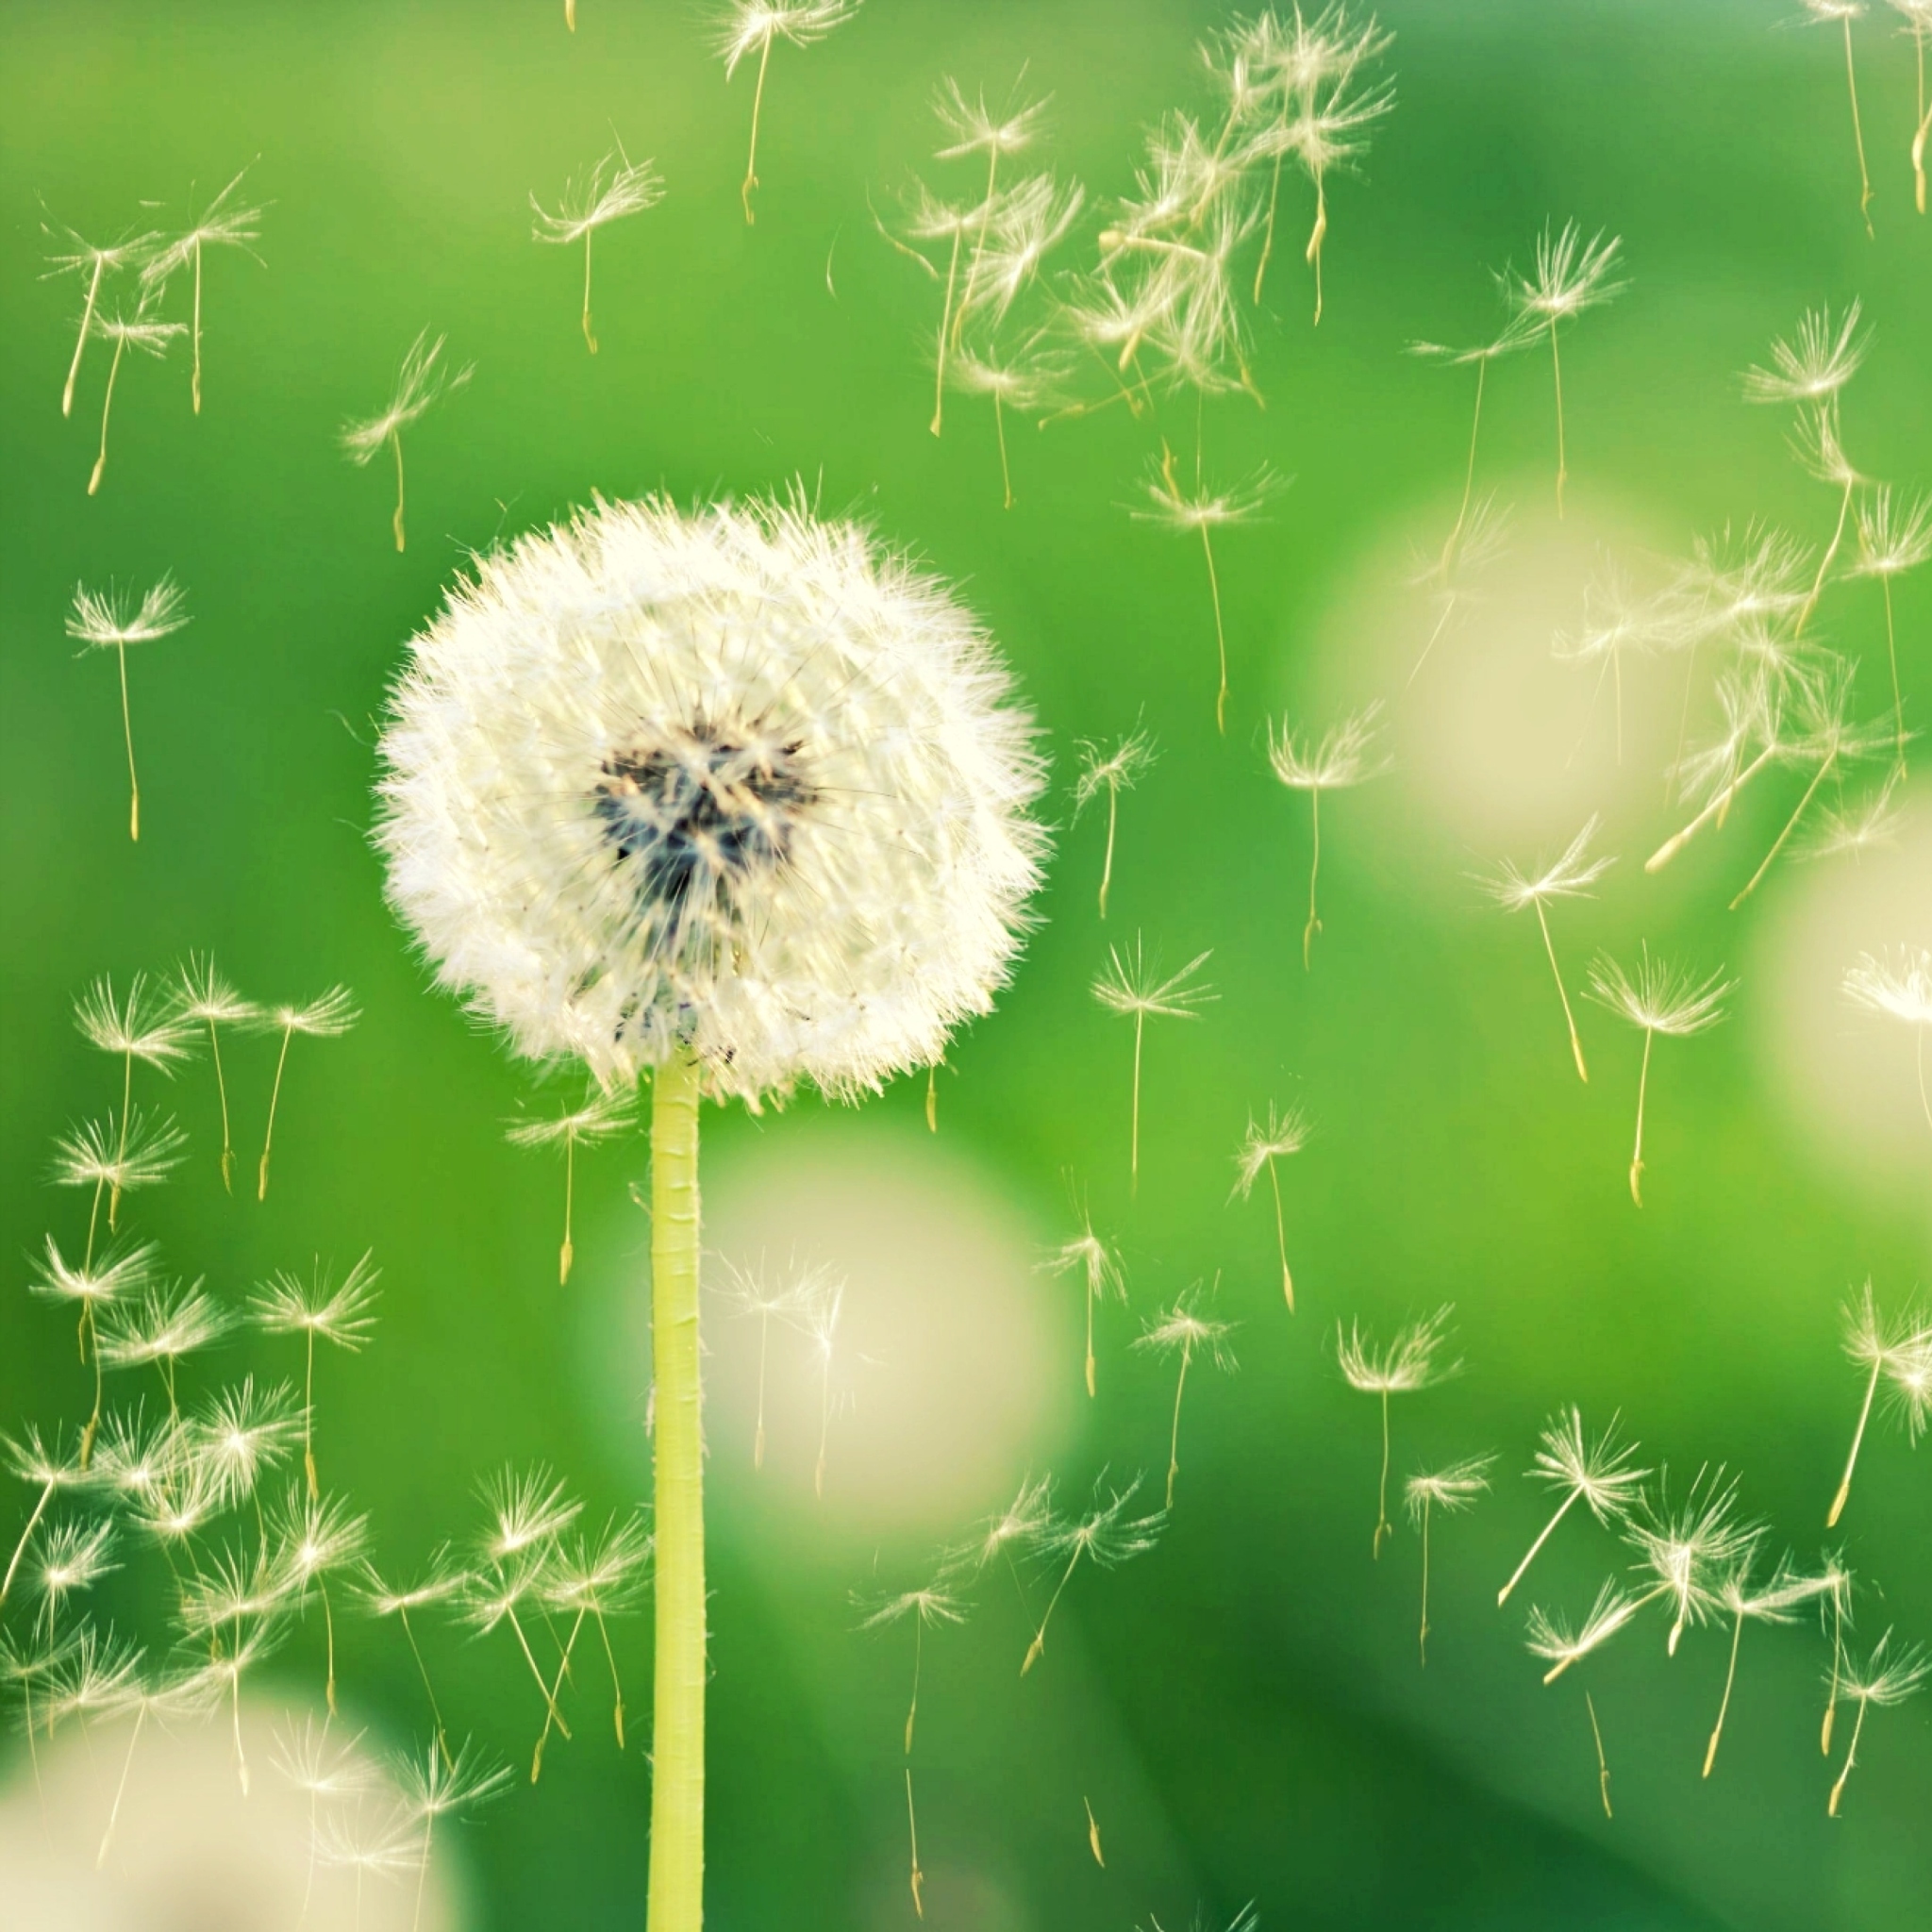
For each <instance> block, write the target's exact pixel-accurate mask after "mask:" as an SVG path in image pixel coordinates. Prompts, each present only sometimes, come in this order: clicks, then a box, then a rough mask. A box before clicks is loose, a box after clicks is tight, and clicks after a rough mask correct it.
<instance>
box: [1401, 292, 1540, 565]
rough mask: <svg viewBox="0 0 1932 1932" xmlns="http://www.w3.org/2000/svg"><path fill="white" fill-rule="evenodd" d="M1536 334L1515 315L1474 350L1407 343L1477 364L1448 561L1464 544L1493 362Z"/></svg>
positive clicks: (1425, 352) (1430, 354) (1415, 350)
mask: <svg viewBox="0 0 1932 1932" xmlns="http://www.w3.org/2000/svg"><path fill="white" fill-rule="evenodd" d="M1536 333H1537V332H1536V331H1535V330H1534V329H1532V328H1531V327H1529V326H1528V325H1526V323H1525V320H1524V317H1523V316H1522V315H1515V316H1512V317H1511V318H1510V319H1509V322H1508V324H1507V325H1506V326H1505V327H1504V329H1503V331H1502V333H1501V334H1500V335H1498V336H1497V337H1495V339H1494V340H1493V341H1487V342H1478V343H1477V344H1476V345H1475V347H1474V348H1473V349H1457V348H1451V347H1448V346H1447V345H1445V344H1443V343H1441V342H1411V343H1409V345H1408V353H1409V354H1410V355H1411V356H1420V357H1422V358H1424V360H1426V361H1430V362H1441V363H1446V364H1447V365H1448V366H1449V367H1450V368H1452V369H1467V368H1470V367H1472V366H1474V370H1475V408H1474V413H1473V415H1472V417H1471V421H1470V425H1469V459H1468V461H1467V462H1466V463H1465V464H1464V465H1463V472H1462V502H1461V504H1460V505H1459V506H1458V508H1457V512H1456V522H1455V524H1454V525H1452V527H1451V529H1450V531H1449V537H1448V541H1446V542H1444V544H1443V545H1442V560H1443V562H1444V563H1445V564H1446V563H1447V562H1448V560H1449V559H1450V558H1452V557H1453V556H1455V555H1456V553H1457V550H1458V549H1459V548H1460V547H1461V542H1462V537H1463V532H1464V530H1465V529H1466V528H1467V526H1468V524H1469V516H1470V508H1471V504H1472V502H1473V501H1474V494H1475V452H1476V443H1477V441H1478V440H1479V439H1480V437H1481V436H1482V433H1483V392H1484V391H1485V390H1486V389H1487V388H1488V387H1489V380H1490V364H1491V362H1495V361H1498V360H1500V359H1501V358H1503V357H1505V356H1513V355H1514V354H1515V353H1516V352H1517V350H1519V349H1526V348H1527V347H1528V346H1529V345H1530V343H1531V342H1532V341H1535V340H1536Z"/></svg>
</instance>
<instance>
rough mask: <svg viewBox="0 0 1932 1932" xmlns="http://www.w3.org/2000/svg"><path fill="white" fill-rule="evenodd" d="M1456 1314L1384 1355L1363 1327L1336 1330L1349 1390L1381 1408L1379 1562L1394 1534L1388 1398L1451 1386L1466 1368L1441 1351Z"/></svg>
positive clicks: (1447, 1311)
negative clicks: (1453, 1377) (1371, 1399)
mask: <svg viewBox="0 0 1932 1932" xmlns="http://www.w3.org/2000/svg"><path fill="white" fill-rule="evenodd" d="M1454 1312H1455V1309H1454V1307H1452V1306H1450V1305H1447V1304H1445V1305H1444V1306H1443V1307H1440V1308H1438V1309H1437V1310H1436V1312H1435V1313H1434V1314H1433V1315H1425V1316H1424V1318H1423V1319H1422V1320H1421V1321H1419V1322H1411V1323H1409V1324H1408V1325H1407V1327H1405V1328H1400V1329H1398V1330H1397V1331H1396V1334H1395V1339H1394V1341H1391V1343H1390V1344H1389V1346H1388V1347H1387V1348H1385V1349H1378V1348H1377V1347H1376V1346H1375V1339H1374V1335H1373V1334H1371V1333H1364V1332H1363V1329H1362V1326H1361V1324H1360V1323H1359V1322H1351V1323H1350V1324H1349V1330H1348V1333H1347V1334H1346V1335H1344V1334H1342V1332H1341V1323H1339V1322H1338V1323H1337V1324H1335V1358H1336V1361H1337V1362H1338V1364H1339V1365H1340V1366H1341V1375H1342V1379H1343V1381H1345V1382H1346V1383H1347V1384H1348V1386H1349V1387H1350V1388H1351V1389H1355V1390H1358V1391H1360V1392H1361V1393H1362V1394H1364V1395H1374V1396H1375V1397H1377V1398H1378V1399H1379V1401H1380V1403H1381V1405H1382V1474H1381V1476H1380V1478H1379V1479H1378V1481H1377V1483H1376V1488H1375V1536H1374V1543H1373V1545H1372V1548H1371V1554H1372V1555H1374V1556H1375V1557H1380V1556H1381V1554H1382V1539H1383V1538H1384V1537H1386V1536H1392V1535H1393V1534H1394V1529H1395V1525H1394V1524H1391V1522H1390V1521H1389V1398H1390V1397H1391V1395H1413V1394H1415V1393H1416V1392H1417V1391H1420V1390H1424V1389H1429V1388H1433V1387H1434V1386H1435V1385H1436V1384H1437V1383H1438V1382H1443V1381H1447V1380H1448V1378H1449V1377H1450V1376H1451V1375H1453V1374H1457V1371H1458V1370H1460V1368H1461V1367H1462V1364H1461V1363H1460V1362H1459V1361H1447V1362H1445V1361H1444V1360H1443V1359H1442V1358H1441V1357H1442V1353H1443V1351H1444V1350H1445V1349H1446V1348H1447V1347H1448V1345H1449V1332H1448V1331H1449V1317H1450V1316H1451V1315H1452V1314H1453V1313H1454Z"/></svg>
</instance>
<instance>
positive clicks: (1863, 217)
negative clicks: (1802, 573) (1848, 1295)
mask: <svg viewBox="0 0 1932 1932" xmlns="http://www.w3.org/2000/svg"><path fill="white" fill-rule="evenodd" d="M1805 11H1806V13H1807V15H1808V16H1809V18H1810V21H1811V24H1812V25H1814V26H1830V25H1834V24H1836V25H1838V27H1839V28H1840V31H1841V32H1842V34H1843V36H1844V43H1845V89H1846V92H1847V93H1848V94H1849V95H1850V97H1851V103H1852V144H1853V145H1854V146H1855V147H1856V148H1857V153H1858V219H1859V220H1860V221H1861V222H1863V223H1864V224H1865V233H1866V234H1867V235H1870V234H1871V233H1872V215H1871V208H1872V175H1871V171H1870V170H1869V169H1868V168H1867V167H1866V165H1865V129H1864V126H1863V124H1862V123H1861V122H1860V120H1859V118H1858V71H1857V67H1856V66H1855V65H1854V63H1853V60H1852V23H1853V21H1855V20H1862V19H1863V18H1864V17H1865V0H1805ZM1834 1815H1836V1814H1834Z"/></svg>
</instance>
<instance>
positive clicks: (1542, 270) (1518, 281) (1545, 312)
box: [1499, 222, 1629, 327]
mask: <svg viewBox="0 0 1932 1932" xmlns="http://www.w3.org/2000/svg"><path fill="white" fill-rule="evenodd" d="M1623 247H1624V244H1623V241H1622V239H1621V238H1620V237H1618V236H1615V235H1612V236H1610V237H1609V238H1608V239H1607V240H1606V239H1605V237H1604V235H1603V232H1602V230H1598V232H1597V233H1596V234H1594V235H1592V236H1591V238H1590V239H1589V241H1587V242H1586V241H1585V240H1584V239H1583V231H1582V229H1581V228H1579V227H1578V226H1577V225H1576V224H1575V223H1574V222H1565V223H1564V224H1563V225H1562V227H1561V228H1560V229H1558V230H1556V231H1555V232H1552V230H1551V229H1550V228H1549V226H1548V225H1545V226H1544V228H1543V231H1542V233H1541V235H1539V236H1538V237H1537V243H1536V267H1535V270H1534V272H1533V273H1532V274H1529V275H1524V274H1521V273H1520V272H1518V271H1517V270H1514V269H1510V270H1507V271H1505V273H1504V274H1503V275H1502V276H1501V277H1499V279H1500V281H1501V282H1502V286H1503V293H1504V296H1505V299H1506V300H1507V302H1508V304H1509V306H1510V307H1511V308H1513V309H1514V310H1515V311H1516V312H1517V313H1518V314H1519V315H1521V316H1524V317H1525V318H1528V319H1530V320H1532V321H1534V322H1536V323H1540V324H1541V325H1544V326H1546V327H1547V326H1554V325H1556V324H1557V323H1559V322H1566V321H1568V320H1569V319H1570V318H1571V317H1572V316H1575V315H1581V314H1582V313H1583V312H1584V310H1585V309H1588V308H1600V307H1601V306H1602V305H1603V304H1604V303H1606V302H1609V301H1612V300H1614V299H1615V298H1616V297H1617V296H1618V295H1621V294H1622V293H1623V292H1624V290H1625V289H1626V288H1627V287H1628V286H1629V284H1628V283H1627V282H1620V281H1616V280H1613V279H1612V276H1613V275H1614V273H1615V271H1616V270H1617V268H1618V267H1619V266H1620V258H1621V256H1622V253H1623Z"/></svg>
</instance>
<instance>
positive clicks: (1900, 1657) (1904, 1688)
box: [1824, 1630, 1932, 1818]
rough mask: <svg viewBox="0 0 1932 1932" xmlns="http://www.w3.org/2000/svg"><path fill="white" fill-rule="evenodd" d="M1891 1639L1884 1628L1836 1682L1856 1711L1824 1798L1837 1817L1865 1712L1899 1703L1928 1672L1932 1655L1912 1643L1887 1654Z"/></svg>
mask: <svg viewBox="0 0 1932 1932" xmlns="http://www.w3.org/2000/svg"><path fill="white" fill-rule="evenodd" d="M1890 1641H1891V1632H1890V1630H1888V1631H1886V1633H1885V1635H1884V1636H1883V1637H1881V1638H1880V1639H1879V1640H1878V1641H1877V1642H1876V1643H1874V1645H1873V1646H1872V1649H1871V1651H1870V1653H1869V1654H1868V1655H1867V1657H1866V1658H1865V1662H1864V1664H1863V1666H1862V1667H1861V1668H1859V1669H1857V1670H1852V1669H1851V1668H1850V1667H1849V1665H1848V1666H1847V1669H1846V1671H1845V1673H1844V1675H1843V1679H1842V1681H1841V1682H1840V1684H1839V1694H1840V1696H1841V1697H1843V1698H1844V1699H1846V1700H1847V1701H1848V1702H1850V1703H1853V1704H1856V1705H1857V1707H1858V1714H1857V1717H1856V1718H1854V1719H1853V1720H1852V1741H1851V1742H1850V1744H1848V1745H1847V1746H1846V1747H1845V1761H1844V1768H1843V1769H1842V1770H1841V1771H1840V1773H1839V1774H1838V1782H1837V1783H1836V1784H1834V1785H1833V1786H1832V1788H1831V1796H1830V1797H1829V1798H1828V1799H1827V1800H1826V1801H1825V1806H1824V1809H1825V1814H1826V1816H1828V1817H1831V1818H1836V1817H1837V1816H1838V1807H1839V1801H1840V1799H1841V1798H1842V1797H1843V1796H1844V1791H1845V1780H1846V1779H1847V1778H1848V1777H1850V1776H1851V1774H1852V1767H1853V1766H1854V1765H1855V1764H1857V1761H1858V1740H1859V1738H1860V1737H1861V1736H1862V1735H1863V1733H1864V1729H1865V1713H1866V1712H1867V1711H1868V1710H1870V1709H1871V1708H1872V1707H1873V1706H1874V1705H1877V1706H1879V1707H1885V1706H1887V1705H1893V1704H1903V1703H1904V1702H1905V1701H1906V1699H1907V1697H1910V1696H1913V1695H1914V1694H1916V1693H1917V1692H1918V1691H1921V1690H1923V1689H1924V1683H1925V1678H1926V1676H1927V1674H1932V1657H1926V1655H1925V1652H1924V1649H1923V1647H1922V1646H1920V1645H1919V1644H1916V1643H1907V1644H1901V1645H1900V1646H1899V1648H1898V1649H1897V1650H1894V1651H1891V1652H1890V1655H1888V1654H1887V1646H1888V1645H1889V1644H1890Z"/></svg>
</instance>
